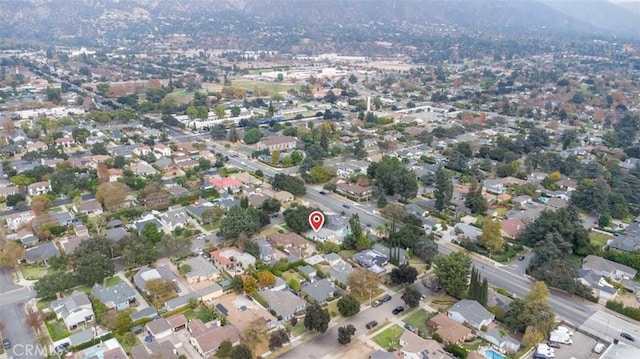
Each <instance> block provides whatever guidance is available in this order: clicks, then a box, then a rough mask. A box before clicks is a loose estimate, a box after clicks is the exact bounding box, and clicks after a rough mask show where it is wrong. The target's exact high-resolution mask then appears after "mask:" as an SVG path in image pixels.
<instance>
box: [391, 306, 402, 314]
mask: <svg viewBox="0 0 640 359" xmlns="http://www.w3.org/2000/svg"><path fill="white" fill-rule="evenodd" d="M402 312H404V307H403V306H399V307H395V308H394V309H393V310H392V311H391V313H393V314H394V315H396V314H400V313H402Z"/></svg>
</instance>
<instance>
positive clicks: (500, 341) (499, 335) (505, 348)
mask: <svg viewBox="0 0 640 359" xmlns="http://www.w3.org/2000/svg"><path fill="white" fill-rule="evenodd" d="M480 336H481V337H482V338H484V340H486V341H488V342H489V343H491V344H493V345H495V346H496V348H498V349H499V350H500V351H501V352H503V353H516V352H518V350H520V342H519V341H518V340H517V339H515V338H513V337H512V336H510V335H509V334H508V333H507V332H505V331H503V330H501V329H500V328H491V329H489V330H488V331H486V332H480Z"/></svg>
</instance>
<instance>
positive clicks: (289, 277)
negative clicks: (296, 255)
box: [282, 269, 304, 283]
mask: <svg viewBox="0 0 640 359" xmlns="http://www.w3.org/2000/svg"><path fill="white" fill-rule="evenodd" d="M282 279H283V280H284V281H285V282H287V283H289V281H290V280H292V279H293V280H295V281H297V282H298V283H300V282H301V281H303V280H304V277H303V276H302V275H300V274H299V273H297V272H295V271H294V270H293V269H291V270H288V271H286V272H284V273H282Z"/></svg>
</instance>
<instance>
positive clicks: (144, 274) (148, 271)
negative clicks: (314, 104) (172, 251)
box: [133, 266, 177, 291]
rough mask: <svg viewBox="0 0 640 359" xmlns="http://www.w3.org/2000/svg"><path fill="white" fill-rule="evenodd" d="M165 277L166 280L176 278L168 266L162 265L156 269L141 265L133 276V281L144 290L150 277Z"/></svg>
mask: <svg viewBox="0 0 640 359" xmlns="http://www.w3.org/2000/svg"><path fill="white" fill-rule="evenodd" d="M160 278H162V279H165V280H168V281H171V282H172V281H173V280H174V279H175V280H177V278H176V276H175V275H174V274H173V272H171V269H170V268H169V267H168V266H162V267H159V268H157V269H155V268H149V267H147V266H143V267H141V268H140V269H139V270H138V271H137V272H136V274H134V276H133V283H134V284H135V285H136V286H137V287H138V288H139V289H140V290H142V291H145V290H146V282H147V281H149V280H151V279H160Z"/></svg>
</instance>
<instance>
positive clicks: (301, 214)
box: [284, 205, 318, 233]
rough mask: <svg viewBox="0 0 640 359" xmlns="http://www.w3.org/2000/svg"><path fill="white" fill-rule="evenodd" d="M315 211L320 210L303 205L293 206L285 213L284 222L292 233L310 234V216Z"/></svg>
mask: <svg viewBox="0 0 640 359" xmlns="http://www.w3.org/2000/svg"><path fill="white" fill-rule="evenodd" d="M314 211H318V209H317V208H310V207H306V206H301V205H295V206H291V207H289V208H287V209H286V210H285V211H284V220H285V222H286V223H287V226H288V227H289V228H290V229H291V230H292V231H294V232H296V233H304V232H308V231H310V230H311V226H310V225H309V215H311V213H312V212H314Z"/></svg>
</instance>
